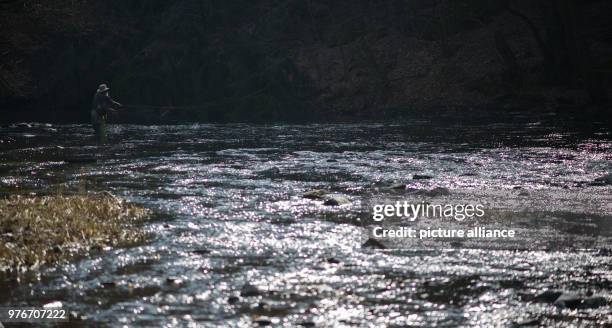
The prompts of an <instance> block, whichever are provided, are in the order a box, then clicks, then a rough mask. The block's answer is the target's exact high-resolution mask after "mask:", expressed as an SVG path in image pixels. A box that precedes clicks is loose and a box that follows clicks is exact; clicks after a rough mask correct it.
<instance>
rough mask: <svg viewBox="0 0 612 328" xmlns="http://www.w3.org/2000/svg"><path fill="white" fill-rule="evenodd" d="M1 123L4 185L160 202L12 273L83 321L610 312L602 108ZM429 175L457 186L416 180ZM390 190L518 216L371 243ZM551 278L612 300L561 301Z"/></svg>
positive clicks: (609, 208) (33, 297)
mask: <svg viewBox="0 0 612 328" xmlns="http://www.w3.org/2000/svg"><path fill="white" fill-rule="evenodd" d="M0 131H1V134H0V136H1V137H2V140H3V143H2V144H0V147H2V148H0V149H1V151H0V156H1V162H0V183H1V185H0V191H2V192H3V193H4V194H10V193H14V192H21V193H28V192H37V193H45V192H50V193H55V192H58V190H60V191H64V192H70V191H75V190H78V189H79V188H83V186H86V188H87V189H88V190H109V191H111V192H113V193H115V194H117V195H120V196H122V197H125V198H127V199H129V200H131V201H133V202H136V203H139V204H141V205H143V206H145V207H147V208H150V209H152V210H153V212H154V215H153V217H152V218H151V219H150V220H149V221H147V222H145V223H144V224H143V226H142V229H144V230H145V231H147V232H148V234H149V239H148V240H147V241H146V242H144V243H143V244H140V245H136V246H133V247H128V248H116V249H110V250H106V251H102V252H94V253H93V254H91V255H90V256H87V257H84V258H80V259H76V260H75V261H72V262H70V263H67V264H62V265H59V266H56V267H47V268H44V269H42V271H41V272H40V273H37V274H26V275H25V276H23V277H21V278H20V282H19V283H16V282H15V279H14V277H11V276H9V277H4V278H2V279H3V280H2V281H1V282H0V286H2V290H1V291H0V305H4V306H6V305H13V306H16V305H31V306H34V305H40V304H45V303H48V302H53V301H61V302H62V304H63V306H64V307H65V308H66V309H68V310H69V311H71V312H72V313H73V314H74V315H75V316H78V318H79V319H78V321H77V320H73V321H72V324H73V325H76V326H79V325H82V326H91V325H101V326H106V325H108V326H122V325H126V326H130V327H145V326H161V325H165V326H187V325H191V326H252V325H266V324H272V325H275V326H281V325H285V326H288V327H294V326H297V325H302V326H307V327H308V326H321V327H328V326H346V327H353V326H358V327H366V326H373V327H380V326H389V327H399V326H401V327H423V326H434V325H435V326H441V327H456V326H475V327H482V326H499V327H508V326H512V325H545V326H570V325H574V326H585V327H590V326H598V325H602V326H603V325H612V311H611V310H610V306H609V304H610V301H611V298H612V287H611V281H612V252H611V251H610V249H611V247H612V243H611V241H612V187H611V186H596V185H593V184H592V183H591V182H592V181H593V180H594V179H595V178H597V177H600V176H602V175H605V174H606V173H607V172H609V171H612V164H611V163H612V132H611V131H610V128H609V126H606V125H605V124H604V122H601V123H598V122H593V121H588V122H584V123H580V121H573V120H571V118H569V119H560V118H559V117H557V116H556V115H555V114H554V113H547V114H541V115H525V114H524V113H504V114H502V113H495V114H486V113H471V114H470V117H469V119H468V118H466V117H463V116H461V115H460V114H449V115H439V116H437V117H435V118H426V117H415V118H414V119H411V120H406V122H402V123H393V124H391V123H389V124H316V125H247V124H226V125H208V124H192V125H172V126H139V125H111V126H110V130H109V138H110V144H109V145H107V146H105V147H97V146H95V144H94V143H93V141H92V136H91V133H92V131H91V129H90V127H89V126H88V125H54V126H52V127H49V126H46V125H34V126H33V127H31V128H29V127H15V126H12V127H4V128H2V129H1V130H0ZM67 159H68V160H67ZM66 160H67V161H66ZM414 174H419V175H429V176H431V177H432V178H431V179H420V180H413V179H411V177H412V176H413V175H414ZM398 182H401V183H406V184H407V185H408V189H406V190H396V189H389V186H390V185H392V184H394V183H398ZM434 187H443V188H447V189H448V191H449V192H450V194H446V193H443V194H440V195H437V194H429V193H427V192H424V193H423V192H419V191H427V190H430V189H432V188H434ZM312 189H326V190H329V191H330V192H332V193H336V194H341V195H344V196H345V197H346V198H348V200H349V201H350V204H347V205H342V206H325V205H323V202H322V201H319V200H311V199H305V198H303V197H302V194H303V193H304V192H306V191H309V190H312ZM377 198H378V199H387V200H410V201H427V202H438V203H479V204H483V205H484V206H485V210H486V212H487V216H486V217H485V218H483V220H486V222H484V223H483V224H491V225H500V224H501V225H507V226H513V227H515V228H516V229H517V234H518V235H517V238H515V239H514V240H513V241H510V242H507V241H497V240H490V239H489V240H481V241H471V242H465V243H461V242H459V243H451V244H444V243H430V244H427V243H425V242H423V243H421V242H418V241H410V242H408V241H401V242H400V243H403V244H402V245H400V246H401V247H395V246H393V247H391V248H389V249H376V248H371V247H362V244H363V242H364V240H365V238H367V229H368V226H369V225H371V224H373V222H371V220H369V217H370V216H371V209H370V207H369V206H370V204H371V202H372V201H373V199H377ZM444 224H448V225H455V226H458V225H461V224H463V223H461V222H445V223H444ZM364 231H366V232H364ZM364 236H366V237H365V238H364ZM396 246H397V245H396ZM169 278H170V279H169ZM109 282H112V283H114V286H113V287H110V288H109V284H108V283H109ZM546 290H558V291H565V292H570V293H577V294H581V295H600V296H602V297H603V298H604V299H605V303H606V304H605V305H602V306H592V307H579V308H564V307H560V306H556V305H554V304H552V300H548V301H546V300H544V301H542V300H541V299H539V298H537V297H536V296H537V295H538V294H540V293H542V292H543V291H546Z"/></svg>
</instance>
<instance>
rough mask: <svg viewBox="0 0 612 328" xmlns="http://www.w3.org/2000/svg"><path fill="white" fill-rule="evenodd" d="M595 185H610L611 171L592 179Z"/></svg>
mask: <svg viewBox="0 0 612 328" xmlns="http://www.w3.org/2000/svg"><path fill="white" fill-rule="evenodd" d="M593 184H595V185H602V186H603V185H612V173H610V174H606V175H604V176H602V177H599V178H597V179H595V180H594V181H593Z"/></svg>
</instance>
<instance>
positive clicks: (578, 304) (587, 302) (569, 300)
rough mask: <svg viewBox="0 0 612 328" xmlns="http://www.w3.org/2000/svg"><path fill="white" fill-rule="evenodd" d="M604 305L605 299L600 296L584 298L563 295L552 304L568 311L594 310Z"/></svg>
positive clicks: (576, 295)
mask: <svg viewBox="0 0 612 328" xmlns="http://www.w3.org/2000/svg"><path fill="white" fill-rule="evenodd" d="M606 303H607V302H606V299H605V298H604V297H601V296H588V297H585V296H581V295H578V294H572V293H564V294H562V295H561V296H559V298H557V300H555V302H554V303H553V304H554V305H556V306H558V307H562V308H568V309H594V308H598V307H600V306H604V305H606Z"/></svg>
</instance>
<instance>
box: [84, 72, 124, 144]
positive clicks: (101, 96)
mask: <svg viewBox="0 0 612 328" xmlns="http://www.w3.org/2000/svg"><path fill="white" fill-rule="evenodd" d="M109 90H110V88H109V87H107V86H106V84H104V83H102V84H100V86H99V87H98V90H96V94H95V95H94V98H93V103H92V106H91V125H93V128H94V131H95V133H96V139H97V140H98V143H101V144H102V143H105V142H106V115H107V114H108V111H114V110H115V109H116V108H120V107H123V105H121V104H120V103H118V102H116V101H114V100H113V98H111V96H110V94H109V93H108V91H109Z"/></svg>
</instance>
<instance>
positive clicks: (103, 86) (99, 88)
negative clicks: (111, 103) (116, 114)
mask: <svg viewBox="0 0 612 328" xmlns="http://www.w3.org/2000/svg"><path fill="white" fill-rule="evenodd" d="M108 90H110V88H109V87H107V86H106V84H104V83H102V84H100V86H99V87H98V91H97V92H106V91H108Z"/></svg>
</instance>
